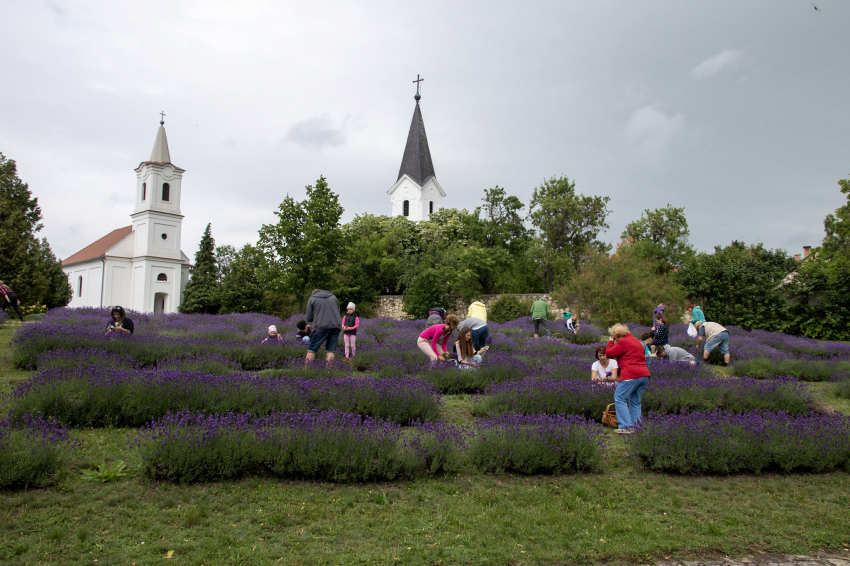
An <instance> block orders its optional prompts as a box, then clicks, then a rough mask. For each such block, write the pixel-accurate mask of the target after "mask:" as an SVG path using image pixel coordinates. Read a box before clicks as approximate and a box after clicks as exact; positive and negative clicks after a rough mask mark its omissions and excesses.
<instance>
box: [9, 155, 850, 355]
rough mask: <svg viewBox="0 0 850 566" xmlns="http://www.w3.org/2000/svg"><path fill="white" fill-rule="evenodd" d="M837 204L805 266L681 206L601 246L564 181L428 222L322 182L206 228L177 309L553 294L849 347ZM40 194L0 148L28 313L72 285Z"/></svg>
mask: <svg viewBox="0 0 850 566" xmlns="http://www.w3.org/2000/svg"><path fill="white" fill-rule="evenodd" d="M839 187H840V190H841V192H842V193H843V194H844V195H845V196H846V197H847V203H846V204H845V205H844V206H842V207H840V208H838V209H837V210H836V211H835V212H834V213H832V214H829V215H827V217H826V218H825V220H824V230H825V238H824V240H823V243H822V245H821V246H820V247H818V248H815V249H814V250H812V253H811V255H809V256H808V257H807V258H806V259H805V260H804V261H802V262H797V261H796V260H795V259H794V258H793V257H790V256H789V255H788V254H787V252H786V251H785V250H782V249H767V248H765V247H764V246H763V245H762V244H746V243H743V242H737V241H733V242H731V243H729V244H728V245H725V246H722V245H718V246H716V247H715V248H714V249H713V250H712V251H710V252H697V251H695V250H694V248H693V246H692V245H691V244H690V243H689V237H690V230H689V228H688V222H687V218H686V216H685V210H684V208H677V207H674V206H671V205H667V206H666V207H663V208H659V209H655V210H645V211H643V213H642V214H641V216H640V218H637V219H635V220H634V221H632V222H630V223H628V224H627V225H626V227H625V229H624V230H623V232H622V234H621V239H620V242H619V243H618V244H617V245H616V247H612V246H610V245H609V244H607V243H605V242H604V241H602V240H601V239H600V235H601V234H602V233H604V232H605V231H606V230H607V229H608V228H609V224H608V217H609V215H610V213H611V211H610V209H609V208H608V204H609V199H608V197H606V196H595V195H590V196H588V195H584V194H581V193H580V192H578V191H577V190H576V184H575V182H574V181H572V180H570V179H569V178H567V177H553V178H550V179H548V180H545V181H544V182H543V183H541V184H540V185H539V186H538V187H536V188H535V189H534V190H533V191H532V194H531V199H530V200H529V202H528V203H527V204H526V203H523V202H522V201H521V200H520V199H519V198H517V197H516V196H512V195H509V194H508V193H507V191H506V190H505V189H503V188H501V187H498V186H496V187H494V188H491V189H485V190H484V191H483V196H482V199H481V205H480V206H478V207H476V208H475V209H474V210H472V211H468V210H465V209H454V208H444V209H441V210H439V211H437V212H436V213H434V214H432V215H431V216H430V218H429V220H427V221H424V222H418V223H417V222H413V221H410V220H408V219H407V218H405V217H400V216H399V217H389V216H383V215H372V214H362V215H358V216H355V217H354V219H352V220H351V221H350V222H348V223H346V224H343V223H342V222H341V218H342V213H343V208H342V206H341V205H340V203H339V196H338V195H337V194H336V193H335V192H334V191H333V190H332V189H331V188H330V186H329V184H328V182H327V179H325V178H324V177H320V178H319V179H318V180H317V181H316V183H315V184H313V185H310V186H308V187H307V190H306V198H305V199H304V200H298V199H295V198H293V197H292V196H289V195H287V196H286V198H284V200H283V202H281V204H280V206H279V207H278V209H277V210H276V211H275V215H276V217H277V218H276V221H275V222H274V223H272V224H267V225H263V226H262V227H261V228H260V229H259V232H258V237H257V241H256V242H255V243H253V244H248V245H245V246H243V247H242V248H240V249H236V248H234V247H233V246H230V245H222V246H218V247H216V245H215V241H214V239H213V236H212V227H211V226H209V225H208V226H207V228H206V230H205V232H204V236H203V238H202V240H201V244H200V247H199V250H198V252H197V253H196V254H195V262H194V266H193V267H192V269H191V279H190V281H189V282H188V283H187V285H186V291H185V295H184V300H183V304H182V306H181V310H182V311H183V312H205V313H231V312H266V313H272V314H278V315H282V316H285V315H288V314H290V313H293V312H303V310H304V306H305V304H306V300H307V298H308V297H309V294H310V292H311V291H312V290H313V289H315V288H323V289H328V290H330V291H332V292H334V294H336V295H337V296H338V297H339V298H340V300H342V301H344V302H348V301H353V302H355V303H356V304H358V305H361V306H363V307H365V308H368V305H369V304H370V303H372V302H373V301H374V300H375V299H376V297H378V296H379V295H382V294H383V295H403V296H404V305H405V310H406V312H407V313H409V314H410V315H412V316H416V317H421V316H424V315H425V314H426V313H427V311H428V310H429V309H430V308H431V307H433V306H443V307H449V306H451V304H452V303H453V302H454V300H456V299H458V298H459V299H461V300H464V301H471V300H473V299H474V298H476V297H478V296H480V295H484V294H500V293H544V292H545V293H551V294H553V296H554V297H555V300H556V301H557V302H558V303H559V304H564V305H569V306H570V307H572V308H574V309H576V310H578V311H579V312H581V313H583V315H584V314H586V315H589V316H590V317H591V318H592V319H593V320H597V321H599V322H601V323H605V324H608V323H611V322H615V321H634V322H641V323H647V322H649V320H648V318H649V316H650V313H651V309H649V308H648V306H653V305H655V304H658V303H661V302H663V303H666V304H668V305H669V308H668V312H671V311H672V313H674V314H675V312H676V309H677V308H681V307H682V306H683V305H684V304H685V303H686V302H688V301H691V302H694V303H696V304H699V305H701V306H702V308H703V311H704V312H705V314H706V316H707V317H708V318H709V319H710V320H714V321H716V322H719V323H720V324H724V325H736V326H740V327H742V328H746V329H757V328H761V329H766V330H774V331H783V332H789V333H793V334H803V335H806V336H810V337H813V338H818V339H831V340H847V339H850V324H848V323H850V320H848V316H850V315H848V314H847V313H848V312H850V309H848V308H847V307H848V306H850V305H848V301H850V180H841V181H839ZM41 219H42V215H41V209H40V207H39V206H38V199H37V198H35V197H33V195H32V193H31V191H30V190H29V187H28V186H27V184H26V183H24V182H22V181H21V180H20V179H19V178H18V176H17V170H16V166H15V162H14V161H13V160H10V159H7V158H6V157H5V156H3V155H2V154H0V279H2V280H3V281H5V282H6V283H7V284H9V285H10V286H11V287H12V288H13V289H15V290H17V291H18V293H19V296H20V297H21V299H22V304H24V305H38V304H43V305H46V306H47V307H48V308H53V307H57V306H64V305H67V304H68V302H69V301H70V299H71V288H70V286H69V285H68V281H67V277H66V276H65V274H64V273H63V272H62V268H61V264H60V262H59V261H58V259H56V256H55V255H54V254H53V252H52V251H51V250H50V246H49V245H48V243H47V241H46V240H45V239H43V238H42V239H39V238H38V237H37V233H38V232H39V231H40V230H41V228H42V224H41Z"/></svg>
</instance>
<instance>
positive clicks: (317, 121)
mask: <svg viewBox="0 0 850 566" xmlns="http://www.w3.org/2000/svg"><path fill="white" fill-rule="evenodd" d="M348 129H349V128H348V120H347V119H346V120H343V121H342V122H339V123H335V122H334V121H333V120H331V117H330V114H329V113H327V112H326V113H324V114H317V115H316V116H311V117H310V118H307V119H306V120H301V121H300V122H296V123H295V124H292V126H290V128H289V132H288V133H287V134H286V138H285V139H286V141H289V142H292V143H294V144H296V145H300V146H302V147H305V148H308V149H318V150H321V149H324V148H326V147H337V146H341V145H344V144H345V142H347V141H348Z"/></svg>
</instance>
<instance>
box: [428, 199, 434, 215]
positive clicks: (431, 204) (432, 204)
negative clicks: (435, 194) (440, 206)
mask: <svg viewBox="0 0 850 566" xmlns="http://www.w3.org/2000/svg"><path fill="white" fill-rule="evenodd" d="M428 214H434V201H430V202H429V203H428Z"/></svg>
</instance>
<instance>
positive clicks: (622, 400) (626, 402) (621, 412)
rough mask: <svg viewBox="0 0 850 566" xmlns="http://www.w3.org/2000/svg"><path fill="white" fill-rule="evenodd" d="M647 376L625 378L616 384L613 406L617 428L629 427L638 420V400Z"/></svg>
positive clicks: (646, 381) (641, 394)
mask: <svg viewBox="0 0 850 566" xmlns="http://www.w3.org/2000/svg"><path fill="white" fill-rule="evenodd" d="M647 383H649V377H639V378H637V379H627V380H626V381H621V382H619V383H618V384H617V390H616V391H614V408H615V409H616V410H617V425H618V428H631V427H633V426H635V425H636V424H638V423H639V422H640V400H641V398H642V397H643V390H644V389H646V384H647Z"/></svg>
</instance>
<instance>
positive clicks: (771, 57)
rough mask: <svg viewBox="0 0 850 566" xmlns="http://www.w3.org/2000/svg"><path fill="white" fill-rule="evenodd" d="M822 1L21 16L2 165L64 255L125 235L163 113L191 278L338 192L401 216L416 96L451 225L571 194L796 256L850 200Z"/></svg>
mask: <svg viewBox="0 0 850 566" xmlns="http://www.w3.org/2000/svg"><path fill="white" fill-rule="evenodd" d="M815 4H817V6H818V8H820V10H821V11H815V10H814V9H813V7H812V5H811V4H810V2H809V1H808V0H799V1H798V0H752V1H749V2H735V1H731V0H722V1H718V2H711V3H693V2H677V1H673V0H644V1H642V2H626V1H624V0H620V1H613V0H600V1H594V2H589V1H588V2H571V3H565V2H530V3H522V4H520V3H510V2H480V1H475V2H462V3H458V2H445V1H437V2H430V3H428V4H427V5H424V4H410V5H401V4H398V3H393V2H324V1H322V2H311V3H294V2H290V3H275V2H260V1H257V2H252V1H244V2H239V3H233V2H214V1H206V2H200V1H194V2H187V1H181V0H175V1H171V2H164V1H160V0H155V1H152V2H147V3H145V4H138V5H135V6H133V5H131V4H129V3H116V2H107V1H104V0H92V1H84V2H71V1H64V0H50V1H46V0H0V49H2V55H3V61H4V63H5V69H4V80H3V81H2V82H0V152H2V153H3V154H5V155H6V156H7V157H8V158H10V159H14V160H15V161H16V162H17V164H18V172H19V176H20V177H21V178H22V179H23V180H24V181H25V182H27V183H29V186H30V189H31V190H32V192H33V194H34V195H35V196H37V197H38V199H39V203H40V204H41V207H42V210H43V212H44V229H43V230H42V232H41V235H43V236H45V237H47V239H48V241H49V242H50V244H51V246H52V247H53V249H54V251H55V252H56V253H57V255H59V256H60V257H67V256H68V255H70V254H71V253H73V252H75V251H77V250H79V249H81V248H82V247H84V246H86V245H88V244H90V243H92V242H93V241H95V240H97V239H98V238H100V237H102V236H104V235H105V234H107V233H108V232H109V231H111V230H113V229H115V228H119V227H121V226H127V225H129V224H130V218H129V214H130V213H131V212H132V209H133V198H134V191H135V173H134V171H133V170H134V168H135V167H137V166H138V164H139V163H140V162H141V161H145V160H147V159H148V156H149V155H150V152H151V148H152V146H153V142H154V138H155V135H156V129H157V127H158V126H159V124H158V122H159V119H160V117H159V112H160V111H161V110H164V111H165V113H166V118H165V122H166V124H165V126H166V130H167V132H168V141H169V146H170V150H171V157H172V161H173V162H174V164H175V165H178V166H179V167H182V168H184V169H185V170H186V173H185V174H184V178H183V195H182V203H181V205H182V213H183V214H184V216H185V218H184V221H183V245H182V247H183V251H184V252H185V253H186V254H188V255H189V256H190V257H194V254H195V252H196V251H197V246H198V242H199V240H200V237H201V234H202V232H203V230H204V227H205V226H206V224H207V223H212V231H213V236H214V237H215V239H216V243H217V244H219V245H221V244H232V245H234V246H237V247H240V246H241V245H243V244H245V243H249V242H255V241H256V239H257V230H258V229H259V228H260V226H261V225H262V224H264V223H272V222H274V221H275V216H274V211H275V210H276V209H277V207H278V205H279V204H280V202H281V201H282V200H283V198H284V197H285V196H286V194H287V193H288V194H291V195H293V196H294V197H296V198H303V196H304V187H305V185H308V184H312V183H314V182H315V180H316V179H317V178H318V177H319V176H320V175H324V176H325V177H326V178H327V179H328V182H329V184H330V186H331V188H332V189H333V190H334V191H336V192H337V193H338V194H339V195H340V201H341V203H342V205H343V206H344V207H345V213H344V216H343V220H344V221H348V220H350V219H351V218H353V217H354V215H356V214H363V213H372V214H389V212H390V203H389V197H388V196H387V195H386V191H387V190H388V189H389V188H390V187H391V186H392V185H393V183H394V182H395V181H396V178H397V175H398V168H399V164H400V162H401V157H402V152H403V149H404V143H405V140H406V138H407V131H408V128H409V125H410V119H411V116H412V113H413V108H414V101H413V95H414V93H415V87H414V86H413V84H412V82H411V81H412V80H413V79H415V78H416V75H417V73H418V74H421V75H422V76H423V77H424V79H425V81H424V82H423V83H422V84H423V89H422V96H423V98H422V102H421V106H422V113H423V117H424V121H425V126H426V130H427V132H428V141H429V145H430V148H431V154H432V157H433V162H434V167H435V170H436V173H437V178H438V180H439V181H440V184H441V185H442V187H443V188H444V189H445V191H446V193H447V197H446V199H445V200H444V206H448V207H457V208H467V209H473V208H474V207H476V206H477V205H479V204H480V200H481V197H482V196H483V191H484V189H487V188H490V187H493V186H495V185H499V186H501V187H503V188H505V189H506V190H507V191H508V193H509V194H513V195H516V196H518V197H520V199H522V200H523V202H525V203H526V204H527V203H528V200H529V198H530V196H531V191H532V190H533V188H534V187H535V186H537V185H539V184H540V183H541V182H542V181H543V180H545V179H547V178H549V177H552V176H560V175H565V176H568V177H569V178H570V179H572V180H575V182H576V189H577V190H578V191H579V192H581V193H583V194H588V195H606V196H609V197H610V199H611V201H610V203H609V206H610V208H611V210H612V214H611V215H610V217H609V221H610V224H611V229H610V230H608V231H607V232H606V233H605V234H603V236H602V239H604V240H606V241H608V242H611V243H616V242H617V241H619V235H620V233H621V232H622V230H623V227H624V226H625V224H626V223H627V222H630V221H632V220H635V219H636V218H638V217H640V214H641V212H642V211H643V210H644V209H653V208H658V207H663V206H665V205H667V204H668V203H669V204H672V205H674V206H683V207H685V212H686V215H687V218H688V222H689V225H690V229H691V242H692V243H693V244H694V245H695V246H696V247H697V248H698V249H701V250H710V249H711V248H712V247H713V246H715V245H728V244H729V243H730V242H731V241H732V240H741V241H745V242H748V243H755V242H763V243H764V244H765V245H766V246H767V247H770V248H784V249H786V250H787V251H788V252H789V253H790V254H794V253H800V251H801V249H800V248H801V247H802V246H804V245H811V246H816V245H819V244H820V242H821V240H822V238H823V219H824V216H826V215H827V214H828V213H830V212H833V211H834V210H835V209H836V208H837V207H838V206H841V205H842V204H843V203H844V202H846V198H845V197H844V195H842V194H841V193H840V192H839V190H838V185H837V182H838V180H839V179H844V178H848V177H850V117H848V112H847V109H846V108H847V99H848V95H847V93H848V92H850V88H849V87H850V76H848V73H847V69H848V64H847V54H848V53H850V35H848V34H847V33H846V30H847V29H848V23H850V3H848V2H846V1H839V0H822V1H820V2H815Z"/></svg>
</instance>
